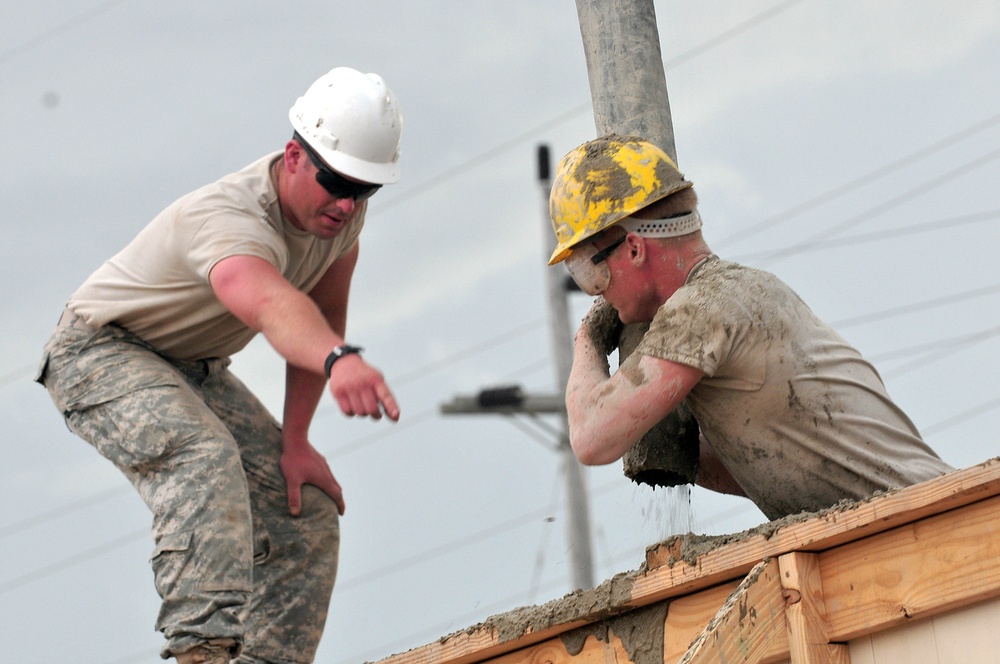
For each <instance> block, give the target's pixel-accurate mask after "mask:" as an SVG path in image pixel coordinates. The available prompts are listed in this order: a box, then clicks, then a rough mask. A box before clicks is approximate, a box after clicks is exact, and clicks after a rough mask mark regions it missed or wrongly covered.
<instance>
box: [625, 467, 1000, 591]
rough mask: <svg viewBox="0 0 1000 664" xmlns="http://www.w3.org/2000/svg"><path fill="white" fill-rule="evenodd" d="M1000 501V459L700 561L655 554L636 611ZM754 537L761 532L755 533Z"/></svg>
mask: <svg viewBox="0 0 1000 664" xmlns="http://www.w3.org/2000/svg"><path fill="white" fill-rule="evenodd" d="M998 494H1000V459H990V460H989V461H987V462H985V463H983V464H980V465H978V466H974V467H972V468H967V469H964V470H956V471H954V472H952V473H949V474H947V475H944V476H942V477H939V478H936V479H933V480H928V481H926V482H921V483H920V484H915V485H913V486H909V487H904V488H902V489H898V490H896V491H893V492H890V493H887V494H883V495H880V496H875V497H873V498H871V499H869V500H867V501H863V502H858V503H851V504H849V505H846V506H844V507H842V508H841V509H838V510H829V511H826V512H822V513H819V514H817V515H815V516H808V517H803V520H801V521H796V520H794V519H792V520H790V522H788V523H787V525H781V522H772V523H770V524H765V527H763V528H761V529H758V530H760V533H759V534H751V535H748V536H747V537H746V538H743V539H735V540H734V541H732V542H731V543H727V544H723V545H720V546H718V547H717V548H714V549H709V550H707V551H705V552H703V553H701V554H700V555H698V556H697V559H696V560H694V561H692V562H690V563H689V562H685V561H684V560H682V559H681V558H686V557H688V555H687V554H684V553H683V552H681V551H678V543H677V542H678V541H677V540H676V539H675V540H668V541H667V542H665V543H663V544H661V545H658V546H654V547H651V548H650V550H649V552H648V553H647V556H646V571H645V573H643V574H640V575H639V576H638V577H637V578H636V580H635V583H634V584H633V586H632V596H631V599H630V601H629V604H630V605H642V604H648V603H651V602H658V601H661V600H664V599H667V598H670V597H677V596H680V595H687V594H690V593H691V592H694V591H696V590H701V589H703V588H708V587H711V586H714V585H718V584H719V583H722V582H724V581H730V580H732V579H734V578H740V577H742V576H744V575H746V574H747V573H748V572H749V571H750V569H752V568H753V566H754V565H756V564H757V563H758V562H759V561H761V560H763V559H764V558H768V557H776V556H779V555H782V554H784V553H789V552H792V551H806V552H819V551H824V550H826V549H829V548H832V547H835V546H839V545H841V544H844V543H846V542H851V541H854V540H857V539H861V538H863V537H868V536H870V535H874V534H876V533H880V532H884V531H886V530H889V529H892V528H895V527H898V526H900V525H904V524H907V523H912V522H913V521H916V520H918V519H923V518H926V517H928V516H932V515H934V514H940V513H942V512H946V511H947V510H950V509H954V508H956V507H961V506H963V505H968V504H970V503H973V502H976V501H978V500H983V499H985V498H989V497H991V496H995V495H998ZM751 532H753V531H751Z"/></svg>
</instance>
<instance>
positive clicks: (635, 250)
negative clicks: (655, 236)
mask: <svg viewBox="0 0 1000 664" xmlns="http://www.w3.org/2000/svg"><path fill="white" fill-rule="evenodd" d="M625 249H626V251H628V256H629V260H631V261H632V264H633V265H635V266H636V267H639V266H641V265H642V264H643V263H645V262H646V258H647V257H648V255H649V248H648V247H647V246H646V238H644V237H641V236H640V235H637V234H636V233H629V234H628V235H626V236H625Z"/></svg>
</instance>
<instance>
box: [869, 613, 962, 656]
mask: <svg viewBox="0 0 1000 664" xmlns="http://www.w3.org/2000/svg"><path fill="white" fill-rule="evenodd" d="M872 652H873V654H874V656H875V664H965V663H964V662H949V663H945V662H942V661H941V660H939V659H938V655H937V647H936V646H935V643H934V624H933V622H932V621H930V620H921V621H919V622H914V623H910V624H907V625H903V626H901V627H897V628H896V629H891V630H889V631H886V632H881V633H879V634H874V635H872ZM968 664H973V662H969V663H968Z"/></svg>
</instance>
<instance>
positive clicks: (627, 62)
mask: <svg viewBox="0 0 1000 664" xmlns="http://www.w3.org/2000/svg"><path fill="white" fill-rule="evenodd" d="M576 11H577V15H578V16H579V19H580V33H581V35H582V36H583V49H584V52H585V54H586V56H587V73H588V75H589V77H590V98H591V100H592V102H593V105H594V123H595V124H596V125H597V135H598V136H603V135H604V134H609V133H618V134H628V135H634V136H641V137H643V138H645V139H646V140H648V141H651V142H653V143H656V144H657V145H659V146H660V148H662V149H663V151H664V152H666V153H667V154H668V155H670V158H671V159H673V160H674V162H675V163H676V162H677V149H676V148H675V147H674V129H673V123H672V122H671V119H670V102H669V101H668V99H667V81H666V77H665V76H664V73H663V58H662V56H661V55H660V38H659V34H658V32H657V29H656V11H655V10H654V8H653V0H577V2H576Z"/></svg>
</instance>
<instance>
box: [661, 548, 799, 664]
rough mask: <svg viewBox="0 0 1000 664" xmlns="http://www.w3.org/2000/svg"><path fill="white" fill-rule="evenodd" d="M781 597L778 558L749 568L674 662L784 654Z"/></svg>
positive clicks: (706, 663)
mask: <svg viewBox="0 0 1000 664" xmlns="http://www.w3.org/2000/svg"><path fill="white" fill-rule="evenodd" d="M787 654H788V638H787V633H786V630H785V599H784V597H783V596H782V588H781V579H780V574H779V571H778V561H776V560H766V561H763V562H761V563H759V564H758V565H757V566H756V567H754V568H753V570H751V572H750V574H749V575H747V578H746V579H744V580H743V582H742V583H741V584H740V585H739V587H738V588H737V589H736V592H734V593H733V594H732V595H731V596H730V598H729V599H728V600H727V601H726V603H725V605H723V607H722V608H721V609H720V610H719V613H718V614H717V615H716V616H715V618H713V619H712V621H711V622H710V623H709V624H708V626H707V627H706V628H705V631H704V632H702V634H701V636H699V637H698V638H697V639H696V640H695V642H694V643H693V644H691V648H690V649H689V650H688V651H687V653H686V654H685V655H684V657H682V658H681V660H680V662H679V663H678V664H716V663H717V662H727V663H733V664H735V663H736V662H743V663H745V664H751V663H763V662H772V661H780V660H782V659H784V658H785V657H787Z"/></svg>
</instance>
